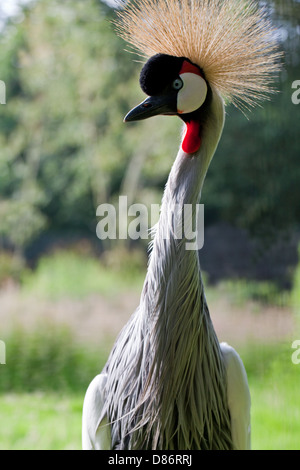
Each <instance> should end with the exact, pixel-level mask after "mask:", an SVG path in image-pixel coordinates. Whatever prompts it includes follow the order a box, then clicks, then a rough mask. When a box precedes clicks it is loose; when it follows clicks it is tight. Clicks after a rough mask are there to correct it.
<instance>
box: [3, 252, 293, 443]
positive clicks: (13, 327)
mask: <svg viewBox="0 0 300 470" xmlns="http://www.w3.org/2000/svg"><path fill="white" fill-rule="evenodd" d="M127 262H128V260H126V263H127ZM126 263H125V264H126ZM123 266H124V264H123ZM123 266H121V267H120V266H119V267H118V268H117V270H115V268H114V269H113V270H111V271H110V272H109V269H111V268H109V269H108V267H107V266H106V267H105V269H103V267H101V266H100V267H99V266H98V265H97V263H96V262H95V261H91V260H90V261H88V262H86V263H83V262H82V257H79V258H78V259H76V256H75V257H74V256H73V255H72V254H71V255H70V254H65V255H62V256H56V257H53V258H52V259H51V258H48V259H47V260H46V261H43V262H42V263H41V264H40V266H39V267H38V268H37V270H36V271H35V272H32V273H28V272H27V273H26V275H25V280H24V284H23V285H21V289H20V290H19V291H12V294H6V293H3V292H2V294H1V292H0V296H1V298H0V303H1V308H2V310H1V315H2V316H1V320H2V324H1V326H2V327H3V329H2V332H1V339H3V340H4V341H5V343H6V346H7V347H6V353H7V361H6V362H7V363H6V365H0V423H1V426H0V449H1V450H4V449H9V450H18V449H20V450H21V449H24V450H26V449H33V450H40V449H41V450H43V449H49V450H50V449H53V450H55V449H62V450H63V449H68V450H69V449H80V448H81V413H82V403H83V399H84V394H85V390H86V388H87V386H88V384H89V382H90V380H91V379H92V378H93V377H94V376H95V375H96V374H97V373H98V372H99V371H100V370H101V368H102V366H103V365H104V363H105V360H106V357H107V355H108V353H109V350H110V348H111V345H112V342H111V339H109V340H108V339H107V341H106V340H105V338H106V337H107V335H106V330H104V323H105V322H107V323H109V324H110V323H111V322H112V321H113V317H112V309H110V308H109V306H110V305H112V307H113V308H114V309H115V308H116V305H117V306H118V308H119V310H118V312H120V314H121V313H122V312H123V310H124V304H123V303H122V302H123V301H122V302H120V305H118V303H115V299H114V298H113V295H112V293H113V289H114V288H115V289H116V292H117V291H118V290H121V291H122V288H123V290H124V291H126V289H128V282H129V283H130V282H132V284H133V285H135V286H136V289H137V292H140V286H141V284H142V276H143V274H142V276H141V275H140V274H139V268H135V269H134V270H133V271H132V276H131V278H129V280H128V279H127V280H125V278H124V271H123V269H124V268H123ZM142 271H143V270H142ZM68 272H71V274H70V278H68V279H67V280H66V277H67V276H68ZM79 273H80V275H79ZM54 274H55V275H54ZM80 277H81V278H84V279H86V280H87V281H86V282H84V283H82V285H81V286H80V287H79V288H78V289H77V290H76V283H77V282H78V279H80ZM95 277H96V278H97V279H98V280H97V282H96V281H94V282H89V280H91V279H93V278H95ZM101 279H103V283H102V282H101ZM104 279H105V282H104ZM63 280H65V281H64V282H65V284H63ZM59 286H60V289H59ZM238 287H239V291H238ZM250 287H251V289H247V288H246V284H245V283H243V284H242V285H241V283H239V284H238V283H236V284H234V283H231V285H228V284H227V286H225V287H224V285H223V286H221V288H220V289H217V288H216V289H215V290H214V288H209V289H208V302H209V305H212V306H213V309H212V310H214V309H217V310H218V306H219V304H220V301H221V313H222V315H223V317H222V318H223V322H224V325H225V326H226V325H227V324H228V322H231V323H230V329H229V330H228V329H227V330H226V331H225V334H227V333H228V331H230V332H233V334H234V335H235V336H234V337H233V346H235V347H236V344H237V349H238V351H239V353H240V355H241V357H242V359H243V362H244V364H245V367H246V370H247V374H248V380H249V385H250V391H251V398H252V448H253V449H270V450H280V449H284V450H292V449H300V406H299V391H300V364H299V365H295V364H293V362H292V358H291V356H292V353H293V350H292V349H291V344H292V342H293V340H295V339H297V338H298V337H299V334H298V332H297V331H296V329H293V327H292V328H290V330H289V332H288V333H286V332H284V335H282V337H281V338H280V339H278V338H277V337H275V336H274V337H270V331H271V330H272V328H273V330H274V325H272V322H273V321H274V318H277V317H274V316H270V317H269V315H270V311H269V310H270V304H271V303H272V299H273V298H274V295H273V293H274V289H273V287H272V286H271V288H270V286H261V285H260V286H258V285H255V284H253V283H252V284H251V286H250ZM126 292H127V291H126ZM225 292H229V294H228V296H227V297H228V298H227V301H226V302H227V303H226V302H224V298H225V297H224V295H225ZM53 293H56V294H55V295H54V298H53ZM76 293H77V296H76ZM95 293H97V296H96V297H95V298H94V297H92V299H93V302H94V304H95V305H96V308H95V313H94V315H95V316H92V318H91V320H92V321H91V323H90V326H89V323H88V321H87V319H88V318H87V314H88V312H89V309H90V308H91V306H93V305H94V304H93V303H91V301H90V297H89V296H90V295H92V296H94V295H95ZM127 293H128V292H127ZM275 294H276V292H275ZM18 296H19V297H18ZM28 296H29V297H30V301H29V302H28ZM103 296H106V297H109V298H110V302H112V303H111V304H109V303H107V304H104V305H106V309H107V311H103V308H102V307H103V304H101V299H103ZM16 297H17V298H16ZM66 297H68V298H70V297H71V298H74V297H75V303H71V304H69V303H68V302H69V301H68V302H66ZM231 297H233V298H232V299H231ZM275 297H276V299H277V301H278V299H279V297H278V295H277V296H276V295H275ZM45 298H46V299H48V300H47V302H50V303H45V301H44V300H43V299H45ZM137 298H138V296H137ZM24 299H25V300H24ZM49 299H50V300H49ZM228 299H229V300H228ZM134 301H135V300H134ZM253 302H254V304H253ZM259 302H260V303H259ZM80 303H83V305H84V308H83V309H82V310H80V309H79V310H78V311H77V310H76V308H75V307H76V306H77V305H79V304H80ZM36 304H37V305H36ZM49 305H51V308H52V310H51V309H50V310H49ZM80 305H81V304H80ZM249 305H250V307H251V308H250V307H249ZM129 306H130V309H131V304H130V305H129ZM67 307H68V308H69V310H70V312H68V315H66V312H65V308H67ZM224 308H225V310H226V309H227V310H228V312H227V311H225V312H224ZM249 308H250V314H249V311H248V310H249ZM57 309H59V312H62V313H61V315H62V317H63V318H62V319H61V320H62V322H60V323H56V322H55V321H54V319H53V318H51V315H52V314H53V312H54V311H56V310H57ZM73 309H74V311H73ZM247 309H248V310H247ZM268 309H269V310H268ZM280 309H282V305H280ZM280 309H279V310H278V309H277V307H275V312H276V315H277V316H278V315H279V317H280V320H283V323H280V325H285V324H286V323H287V322H288V319H289V318H290V317H291V311H290V310H289V309H288V308H286V309H283V310H280ZM33 310H35V315H36V311H37V312H38V313H39V314H40V317H39V316H38V318H36V316H32V317H31V311H33ZM44 310H45V311H44ZM118 312H117V313H116V315H115V317H114V318H115V319H118V318H119V316H118V315H119V313H118ZM234 312H235V313H234ZM251 312H252V313H251ZM278 312H279V313H278ZM216 313H217V314H218V313H219V312H218V311H217V312H216ZM232 313H234V315H233V316H232ZM100 314H101V315H102V316H101V318H100V322H99V323H98V324H97V323H95V319H96V317H97V316H98V315H100ZM230 315H231V316H230ZM216 316H217V317H218V315H216ZM11 317H13V318H14V319H13V321H10V320H9V319H11ZM265 318H268V320H267V321H265ZM5 319H6V320H5ZM102 320H103V321H102ZM125 320H126V319H124V318H122V321H123V322H124V321H125ZM114 321H115V320H114ZM119 321H120V320H119ZM119 321H117V322H116V325H115V329H114V333H113V335H114V334H115V332H117V331H118V330H119V328H120V324H119ZM5 322H6V323H5ZM74 322H75V325H76V328H77V329H79V330H80V329H84V328H83V327H84V326H85V327H86V328H87V331H86V332H85V333H86V334H87V336H86V338H87V339H86V340H85V341H82V338H81V339H79V338H76V335H74V331H77V330H76V328H75V329H74V328H73V326H74V325H73V323H74ZM243 322H244V323H245V326H244V330H241V329H240V326H241V325H242V324H243ZM237 323H238V329H236V330H235V327H236V324H237ZM95 324H96V325H98V326H97V328H98V329H97V330H96V332H94V331H93V330H94V329H95V327H94V326H95ZM240 324H241V325H240ZM78 325H79V327H78ZM86 325H87V326H86ZM99 325H100V326H99ZM224 325H223V326H224ZM81 326H82V328H80V327H81ZM262 328H264V329H265V330H267V331H265V332H263V333H264V334H265V337H264V336H262V331H261V329H262ZM279 328H281V326H280V327H279ZM249 329H251V332H252V333H251V335H252V336H251V339H250V340H248V341H245V340H244V337H245V330H246V332H248V331H249ZM277 329H278V328H277ZM221 330H222V325H221ZM273 333H274V331H273ZM273 333H272V334H273ZM2 335H3V336H2ZM89 335H90V336H89ZM93 335H94V336H93ZM101 335H102V336H101ZM92 337H94V338H95V337H96V338H98V337H102V340H101V341H100V343H99V341H97V340H96V342H95V341H91V338H92ZM103 338H104V339H103ZM264 338H266V340H265V339H264ZM221 339H222V340H223V338H221ZM225 339H226V336H225ZM235 340H237V341H235ZM230 341H231V339H230Z"/></svg>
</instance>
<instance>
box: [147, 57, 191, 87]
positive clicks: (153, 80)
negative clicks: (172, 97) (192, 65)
mask: <svg viewBox="0 0 300 470" xmlns="http://www.w3.org/2000/svg"><path fill="white" fill-rule="evenodd" d="M184 60H187V59H185V58H184V57H174V56H171V55H166V54H156V55H154V56H153V57H150V59H149V60H148V62H146V64H145V65H144V67H143V68H142V71H141V75H140V86H141V88H142V90H143V92H144V93H146V94H147V95H150V96H153V95H157V94H159V93H161V92H162V91H163V90H164V89H165V88H166V86H167V85H169V84H170V83H171V82H172V80H175V78H176V77H178V75H179V72H180V69H181V67H182V63H183V61H184Z"/></svg>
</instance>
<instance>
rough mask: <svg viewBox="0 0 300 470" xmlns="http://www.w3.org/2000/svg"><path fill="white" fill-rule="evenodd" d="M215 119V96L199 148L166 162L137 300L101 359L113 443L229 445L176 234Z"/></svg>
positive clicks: (215, 359) (195, 296)
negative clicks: (167, 166)
mask: <svg viewBox="0 0 300 470" xmlns="http://www.w3.org/2000/svg"><path fill="white" fill-rule="evenodd" d="M223 123H224V108H223V102H222V101H221V98H220V97H219V96H218V95H216V99H215V100H214V99H213V100H212V103H211V107H210V113H209V114H208V118H207V121H206V122H205V125H204V127H203V131H202V132H203V133H202V145H201V148H200V150H199V151H197V152H196V153H195V154H193V155H192V156H190V155H188V154H186V153H185V152H184V151H183V150H182V149H180V151H179V153H178V155H177V158H176V160H175V162H174V165H173V167H172V170H171V172H170V175H169V179H168V182H167V185H166V188H165V192H164V196H163V201H162V207H161V215H160V220H159V222H158V224H157V228H156V235H155V238H154V241H153V247H152V252H151V256H150V261H149V266H148V271H147V276H146V279H145V283H144V288H143V292H142V296H141V301H140V305H139V307H138V309H137V311H136V313H135V314H134V316H133V317H132V318H131V321H130V322H129V323H128V324H127V325H126V326H125V328H124V330H123V331H122V333H121V335H120V337H119V339H118V341H117V343H116V345H115V348H114V349H113V351H112V353H111V355H110V358H109V360H108V363H107V365H106V373H107V377H108V379H107V385H106V393H107V396H108V397H109V398H110V399H109V400H108V401H107V405H106V406H107V409H106V408H104V413H105V412H106V413H107V415H108V416H109V417H110V419H111V421H112V422H113V424H112V442H113V445H114V446H115V448H117V449H127V448H130V449H143V448H145V449H147V448H152V449H164V450H168V449H212V448H216V449H224V448H230V430H229V428H230V426H229V415H228V410H227V404H226V403H227V402H226V388H225V387H226V385H225V382H226V381H225V378H224V367H223V362H222V359H221V352H220V346H219V342H218V340H217V337H216V335H215V332H214V328H213V326H212V323H211V320H210V317H209V313H208V309H207V305H206V301H205V297H204V293H203V287H202V281H201V275H200V267H199V260H198V252H197V251H196V250H187V249H186V243H187V242H188V241H189V240H187V239H186V237H185V236H184V235H185V234H184V230H183V236H182V237H181V238H180V237H178V232H177V230H178V226H180V223H181V221H182V213H183V208H184V205H185V204H188V205H190V206H191V207H192V208H194V210H193V215H192V218H194V217H195V205H196V204H197V203H198V202H199V198H200V193H201V188H202V185H203V181H204V178H205V175H206V171H207V169H208V166H209V163H210V160H211V158H212V156H213V154H214V151H215V149H216V146H217V144H218V141H219V138H220V135H221V132H222V128H223ZM183 228H184V227H183ZM215 422H217V423H219V427H218V426H215V425H214V423H215ZM219 428H220V429H222V430H223V431H224V432H223V435H222V436H221V437H220V436H219V432H218V429H219ZM124 436H125V437H124Z"/></svg>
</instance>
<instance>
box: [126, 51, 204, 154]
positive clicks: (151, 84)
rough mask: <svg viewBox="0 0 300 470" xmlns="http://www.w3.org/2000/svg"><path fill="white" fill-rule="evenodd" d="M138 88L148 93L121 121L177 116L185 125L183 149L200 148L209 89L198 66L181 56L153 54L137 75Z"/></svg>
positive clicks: (191, 151) (188, 151)
mask: <svg viewBox="0 0 300 470" xmlns="http://www.w3.org/2000/svg"><path fill="white" fill-rule="evenodd" d="M140 85H141V88H142V90H143V91H144V92H145V93H146V94H147V95H149V96H148V98H146V99H145V100H144V101H143V102H142V103H140V104H139V105H138V106H136V107H135V108H133V109H132V110H131V111H130V112H129V113H128V114H127V115H126V116H125V118H124V121H125V122H129V121H137V120H141V119H147V118H149V117H151V116H157V115H159V114H164V115H177V116H179V117H180V118H181V119H182V120H183V121H184V122H185V123H186V124H187V133H186V137H185V139H184V141H183V150H184V151H186V153H193V152H195V151H196V150H198V148H199V147H200V143H201V139H200V129H199V126H200V121H201V114H202V116H203V115H204V114H205V111H206V109H207V106H208V104H209V101H210V99H211V92H210V91H211V90H210V87H209V85H208V83H207V81H206V80H205V77H204V74H203V72H202V71H201V69H200V68H199V67H198V66H197V65H195V64H193V63H192V62H191V61H190V60H189V59H187V58H185V57H175V56H171V55H167V54H156V55H154V56H153V57H151V58H150V59H149V60H148V61H147V63H146V64H145V65H144V67H143V69H142V71H141V75H140Z"/></svg>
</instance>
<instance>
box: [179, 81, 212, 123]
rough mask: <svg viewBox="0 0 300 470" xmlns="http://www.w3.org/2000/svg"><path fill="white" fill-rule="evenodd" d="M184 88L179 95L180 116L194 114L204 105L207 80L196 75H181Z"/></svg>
mask: <svg viewBox="0 0 300 470" xmlns="http://www.w3.org/2000/svg"><path fill="white" fill-rule="evenodd" d="M180 78H181V80H182V81H183V87H182V88H181V90H179V92H178V95H177V111H178V113H180V114H186V113H192V112H193V111H196V109H198V108H200V106H202V105H203V103H204V101H205V98H206V95H207V85H206V82H205V80H204V79H203V78H202V77H200V75H196V74H195V73H190V72H187V73H183V74H181V75H180Z"/></svg>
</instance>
